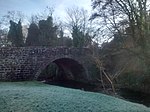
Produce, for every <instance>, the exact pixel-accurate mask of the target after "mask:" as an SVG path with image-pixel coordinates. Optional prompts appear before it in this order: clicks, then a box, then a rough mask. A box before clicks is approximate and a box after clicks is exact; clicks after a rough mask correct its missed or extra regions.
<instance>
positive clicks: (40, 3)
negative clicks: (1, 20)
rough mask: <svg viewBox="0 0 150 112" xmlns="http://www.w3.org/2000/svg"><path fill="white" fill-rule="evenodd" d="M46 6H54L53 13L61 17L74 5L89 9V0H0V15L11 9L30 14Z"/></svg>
mask: <svg viewBox="0 0 150 112" xmlns="http://www.w3.org/2000/svg"><path fill="white" fill-rule="evenodd" d="M46 6H49V7H54V9H55V12H54V15H57V16H58V15H59V16H60V17H62V18H63V16H64V15H65V10H66V9H67V8H71V7H74V6H78V7H83V8H84V9H86V10H88V11H91V0H0V16H2V15H4V14H6V13H7V11H12V10H15V11H22V12H23V13H24V14H25V15H32V14H36V13H40V12H42V11H43V10H44V9H45V8H46Z"/></svg>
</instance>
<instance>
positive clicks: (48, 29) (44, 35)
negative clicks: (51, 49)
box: [39, 17, 57, 46]
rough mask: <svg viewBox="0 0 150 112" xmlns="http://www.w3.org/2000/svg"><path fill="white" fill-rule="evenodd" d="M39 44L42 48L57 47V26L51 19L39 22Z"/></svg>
mask: <svg viewBox="0 0 150 112" xmlns="http://www.w3.org/2000/svg"><path fill="white" fill-rule="evenodd" d="M39 29H40V35H39V39H40V44H41V45H43V46H56V45H57V26H55V25H54V23H53V18H52V17H48V18H47V20H41V21H39Z"/></svg>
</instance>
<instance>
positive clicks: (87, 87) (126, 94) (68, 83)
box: [46, 80, 150, 107]
mask: <svg viewBox="0 0 150 112" xmlns="http://www.w3.org/2000/svg"><path fill="white" fill-rule="evenodd" d="M46 83H47V84H50V85H56V86H61V87H67V88H73V89H80V90H84V91H91V92H99V91H95V88H96V87H95V86H94V85H91V84H87V83H83V82H78V81H74V80H65V81H64V80H62V81H50V82H46ZM117 94H118V95H119V96H121V97H122V98H123V99H124V100H127V101H130V102H134V103H139V104H143V105H145V106H147V107H150V94H145V93H142V92H136V91H133V90H130V89H119V90H118V91H117Z"/></svg>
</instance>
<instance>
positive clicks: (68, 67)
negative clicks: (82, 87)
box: [35, 57, 88, 82]
mask: <svg viewBox="0 0 150 112" xmlns="http://www.w3.org/2000/svg"><path fill="white" fill-rule="evenodd" d="M80 62H81V61H78V60H77V59H73V58H70V57H59V58H56V59H53V60H51V61H47V62H46V64H44V65H43V66H42V67H41V68H40V69H39V71H38V72H37V74H36V77H35V79H36V80H38V79H39V78H40V77H41V75H42V74H41V73H42V71H43V70H45V69H46V68H47V67H48V66H49V65H50V64H51V63H54V64H56V65H57V67H58V69H59V73H58V74H57V76H55V77H56V78H57V80H74V81H80V82H85V81H87V79H88V72H87V70H86V67H85V66H84V64H83V63H80ZM55 75H56V74H55Z"/></svg>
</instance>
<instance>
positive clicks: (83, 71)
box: [0, 47, 92, 81]
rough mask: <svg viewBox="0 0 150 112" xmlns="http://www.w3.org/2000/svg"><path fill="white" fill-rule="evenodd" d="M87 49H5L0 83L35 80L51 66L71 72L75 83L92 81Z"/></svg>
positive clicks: (1, 51)
mask: <svg viewBox="0 0 150 112" xmlns="http://www.w3.org/2000/svg"><path fill="white" fill-rule="evenodd" d="M90 55H91V52H90V50H89V49H88V48H82V49H81V48H80V49H79V48H66V47H56V48H51V47H6V48H0V81H19V80H37V79H38V77H39V75H40V73H41V72H42V70H44V69H45V68H46V67H47V66H48V65H49V64H50V63H52V62H53V63H55V64H56V65H58V66H59V67H60V68H61V69H66V70H67V71H70V72H71V73H72V74H73V76H74V79H75V80H82V81H83V80H84V81H89V80H91V76H92V74H91V71H90V68H91V65H90V63H91V60H90Z"/></svg>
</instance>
